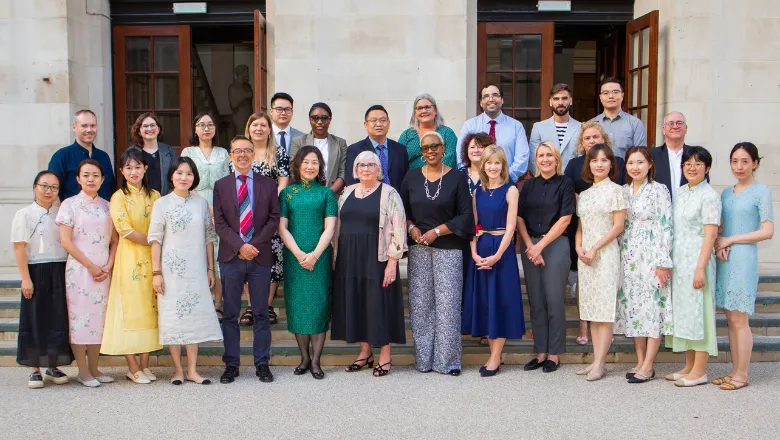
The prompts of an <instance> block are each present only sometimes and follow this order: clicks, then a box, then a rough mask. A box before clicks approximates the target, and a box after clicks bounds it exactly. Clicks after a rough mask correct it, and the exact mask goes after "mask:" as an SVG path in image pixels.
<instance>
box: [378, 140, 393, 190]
mask: <svg viewBox="0 0 780 440" xmlns="http://www.w3.org/2000/svg"><path fill="white" fill-rule="evenodd" d="M376 148H377V149H378V150H379V163H381V164H382V174H384V175H385V180H384V182H385V183H386V184H388V185H390V173H389V171H390V170H388V166H387V155H386V154H385V148H387V147H385V146H384V145H377V146H376Z"/></svg>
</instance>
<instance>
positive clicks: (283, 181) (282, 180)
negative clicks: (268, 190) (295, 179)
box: [276, 176, 290, 195]
mask: <svg viewBox="0 0 780 440" xmlns="http://www.w3.org/2000/svg"><path fill="white" fill-rule="evenodd" d="M276 181H277V183H278V185H277V188H276V194H277V195H279V193H281V192H282V190H283V189H285V188H287V184H288V183H289V182H290V178H289V177H288V176H279V178H278V179H276Z"/></svg>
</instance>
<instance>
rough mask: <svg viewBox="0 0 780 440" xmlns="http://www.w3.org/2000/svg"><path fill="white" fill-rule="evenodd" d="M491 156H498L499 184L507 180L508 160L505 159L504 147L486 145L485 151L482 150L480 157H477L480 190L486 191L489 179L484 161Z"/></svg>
mask: <svg viewBox="0 0 780 440" xmlns="http://www.w3.org/2000/svg"><path fill="white" fill-rule="evenodd" d="M493 156H498V161H499V162H501V174H500V175H499V177H500V178H501V184H502V185H503V184H505V183H507V182H509V162H508V161H507V160H506V153H504V149H503V148H501V147H499V146H497V145H496V144H493V145H488V146H487V147H485V151H483V152H482V157H480V158H479V180H480V182H482V190H483V191H487V186H488V182H489V181H490V179H489V178H488V176H487V173H486V172H485V163H487V161H488V159H490V158H491V157H493Z"/></svg>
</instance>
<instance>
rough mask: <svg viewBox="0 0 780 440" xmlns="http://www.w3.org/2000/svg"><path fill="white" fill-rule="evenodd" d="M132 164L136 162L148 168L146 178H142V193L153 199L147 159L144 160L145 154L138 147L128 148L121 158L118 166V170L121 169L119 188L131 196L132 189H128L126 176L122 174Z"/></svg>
mask: <svg viewBox="0 0 780 440" xmlns="http://www.w3.org/2000/svg"><path fill="white" fill-rule="evenodd" d="M130 162H136V163H139V164H141V165H143V166H144V167H147V168H146V170H144V177H142V178H141V192H143V193H144V194H146V195H147V196H149V197H151V195H152V189H151V188H149V178H148V177H147V176H146V171H147V170H148V166H149V164H148V163H146V158H144V154H143V153H142V152H141V149H140V148H138V147H130V148H128V149H127V150H125V152H124V153H122V156H121V157H120V158H119V163H118V164H117V169H119V188H120V189H121V190H122V193H124V194H130V188H128V187H127V179H125V175H124V173H122V170H123V169H124V168H125V165H127V164H128V163H130Z"/></svg>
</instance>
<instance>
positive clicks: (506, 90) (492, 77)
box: [485, 73, 512, 108]
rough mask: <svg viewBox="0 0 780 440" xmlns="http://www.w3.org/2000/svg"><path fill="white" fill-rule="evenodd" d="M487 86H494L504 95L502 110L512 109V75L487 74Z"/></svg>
mask: <svg viewBox="0 0 780 440" xmlns="http://www.w3.org/2000/svg"><path fill="white" fill-rule="evenodd" d="M485 80H486V81H487V84H495V85H497V86H498V87H499V88H500V89H501V93H502V94H503V95H504V105H503V108H507V107H508V108H512V74H511V73H488V74H486V75H485Z"/></svg>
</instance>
